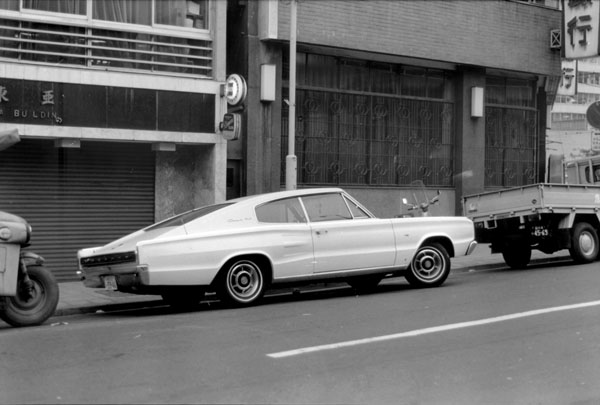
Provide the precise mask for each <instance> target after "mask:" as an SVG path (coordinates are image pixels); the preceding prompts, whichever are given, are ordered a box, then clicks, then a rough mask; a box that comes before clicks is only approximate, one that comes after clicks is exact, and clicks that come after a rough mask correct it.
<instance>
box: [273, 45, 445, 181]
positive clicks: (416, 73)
mask: <svg viewBox="0 0 600 405" xmlns="http://www.w3.org/2000/svg"><path fill="white" fill-rule="evenodd" d="M298 56H299V57H298V61H299V63H298V79H297V80H298V88H297V90H296V120H297V121H296V134H295V141H296V142H295V154H296V156H297V159H298V183H299V184H303V185H368V186H404V185H406V186H408V185H410V184H411V183H412V182H414V181H415V180H421V181H423V183H424V184H425V185H428V186H442V187H443V186H448V187H451V186H452V185H453V170H454V103H453V91H452V89H453V83H452V80H451V77H450V76H449V75H447V74H446V73H445V72H442V71H438V70H431V69H425V68H418V67H406V66H399V65H394V64H384V63H379V62H377V63H374V62H367V61H359V60H349V59H341V58H335V57H331V56H323V55H312V54H305V53H299V54H298ZM284 77H286V73H285V72H284ZM284 93H287V89H284ZM285 97H287V95H285V94H284V98H285ZM287 131H288V109H287V106H285V105H284V108H283V112H282V149H281V150H282V161H285V155H286V154H287V150H288V147H287V142H288V133H287ZM281 178H282V181H284V179H285V172H284V170H282V177H281Z"/></svg>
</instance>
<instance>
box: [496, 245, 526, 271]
mask: <svg viewBox="0 0 600 405" xmlns="http://www.w3.org/2000/svg"><path fill="white" fill-rule="evenodd" d="M502 257H503V258H504V262H505V263H506V264H507V265H508V267H510V268H511V269H524V268H525V267H527V265H528V264H529V261H530V260H531V247H529V246H527V245H517V244H514V245H510V246H507V247H506V248H505V249H504V251H502Z"/></svg>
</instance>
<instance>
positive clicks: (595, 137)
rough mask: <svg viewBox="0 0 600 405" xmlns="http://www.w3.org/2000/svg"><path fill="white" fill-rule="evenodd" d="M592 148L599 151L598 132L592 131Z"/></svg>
mask: <svg viewBox="0 0 600 405" xmlns="http://www.w3.org/2000/svg"><path fill="white" fill-rule="evenodd" d="M592 150H593V151H596V152H600V132H593V133H592Z"/></svg>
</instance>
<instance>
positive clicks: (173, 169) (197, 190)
mask: <svg viewBox="0 0 600 405" xmlns="http://www.w3.org/2000/svg"><path fill="white" fill-rule="evenodd" d="M225 148H226V145H225V142H222V143H217V144H215V145H202V146H178V148H177V150H176V151H175V152H156V183H155V217H156V218H155V219H156V220H157V221H160V220H162V219H165V218H168V217H170V216H173V215H175V214H179V213H181V212H185V211H187V210H190V209H193V208H197V207H201V206H204V205H209V204H214V203H216V202H221V201H224V200H225V194H224V193H225V189H224V187H223V185H224V184H225Z"/></svg>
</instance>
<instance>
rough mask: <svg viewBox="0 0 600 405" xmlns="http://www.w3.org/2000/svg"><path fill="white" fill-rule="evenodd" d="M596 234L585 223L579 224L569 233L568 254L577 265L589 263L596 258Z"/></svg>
mask: <svg viewBox="0 0 600 405" xmlns="http://www.w3.org/2000/svg"><path fill="white" fill-rule="evenodd" d="M598 247H599V245H598V234H597V233H596V230H595V229H594V227H593V226H591V225H590V224H588V223H587V222H579V223H578V224H576V225H575V226H574V227H573V230H572V231H571V247H570V248H569V253H571V257H572V258H573V260H575V261H576V262H577V263H590V262H593V261H594V260H596V258H597V257H598Z"/></svg>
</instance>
